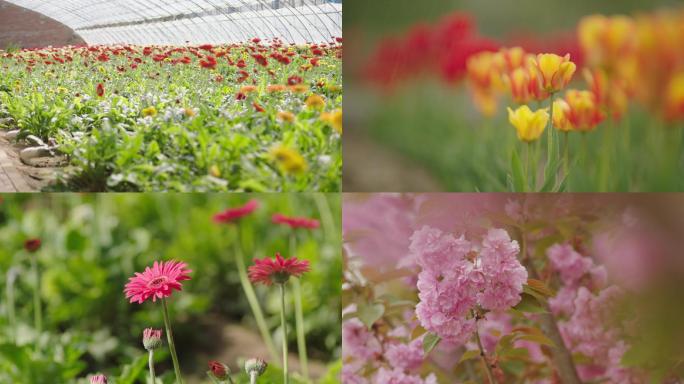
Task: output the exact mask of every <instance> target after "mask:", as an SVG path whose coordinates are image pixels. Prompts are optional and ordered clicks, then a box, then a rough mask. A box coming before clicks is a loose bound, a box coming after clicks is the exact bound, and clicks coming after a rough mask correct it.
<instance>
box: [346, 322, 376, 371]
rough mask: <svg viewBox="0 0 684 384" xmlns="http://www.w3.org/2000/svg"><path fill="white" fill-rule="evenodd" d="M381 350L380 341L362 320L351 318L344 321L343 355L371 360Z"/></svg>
mask: <svg viewBox="0 0 684 384" xmlns="http://www.w3.org/2000/svg"><path fill="white" fill-rule="evenodd" d="M381 352H382V348H381V346H380V342H379V341H378V340H377V339H376V338H375V336H374V335H373V334H372V333H370V332H369V331H368V328H367V327H366V326H365V325H364V324H363V323H362V322H361V320H359V319H357V318H351V319H348V320H345V321H344V322H343V323H342V355H343V356H344V357H345V358H346V357H353V358H355V359H358V360H371V359H373V358H375V356H376V355H379V354H380V353H381ZM345 365H346V363H345Z"/></svg>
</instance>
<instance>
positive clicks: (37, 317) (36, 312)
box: [31, 253, 43, 333]
mask: <svg viewBox="0 0 684 384" xmlns="http://www.w3.org/2000/svg"><path fill="white" fill-rule="evenodd" d="M37 259H38V256H36V254H35V253H33V254H32V255H31V272H32V274H33V279H34V283H35V285H34V287H33V322H34V327H35V328H36V332H38V333H40V332H41V331H42V330H43V309H42V307H41V303H40V271H39V269H38V260H37Z"/></svg>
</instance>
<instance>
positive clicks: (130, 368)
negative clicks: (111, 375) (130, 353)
mask: <svg viewBox="0 0 684 384" xmlns="http://www.w3.org/2000/svg"><path fill="white" fill-rule="evenodd" d="M146 365H147V355H140V356H138V357H137V358H136V359H135V360H133V362H132V363H131V364H128V365H126V366H124V368H123V370H122V371H121V375H119V379H118V380H117V381H116V383H117V384H134V383H135V382H136V381H137V380H138V377H140V373H141V372H142V371H143V369H144V368H145V366H146Z"/></svg>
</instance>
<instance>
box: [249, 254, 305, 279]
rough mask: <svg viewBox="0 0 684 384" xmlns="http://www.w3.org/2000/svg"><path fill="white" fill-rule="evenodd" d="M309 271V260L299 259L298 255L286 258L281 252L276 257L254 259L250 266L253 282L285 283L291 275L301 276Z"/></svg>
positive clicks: (250, 276)
mask: <svg viewBox="0 0 684 384" xmlns="http://www.w3.org/2000/svg"><path fill="white" fill-rule="evenodd" d="M308 271H309V262H308V261H307V260H298V259H297V258H296V257H291V258H289V259H284V258H282V257H281V256H280V253H276V255H275V258H274V259H269V258H267V257H264V258H263V259H254V265H252V266H250V267H249V279H250V280H251V281H252V282H253V283H262V284H265V285H271V284H274V283H275V284H284V283H285V282H287V280H288V279H289V278H290V276H294V277H299V276H301V275H303V274H304V273H306V272H308Z"/></svg>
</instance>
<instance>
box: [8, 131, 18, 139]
mask: <svg viewBox="0 0 684 384" xmlns="http://www.w3.org/2000/svg"><path fill="white" fill-rule="evenodd" d="M18 134H19V130H18V129H13V130H11V131H7V133H5V139H7V140H14V139H16V138H17V135H18Z"/></svg>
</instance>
